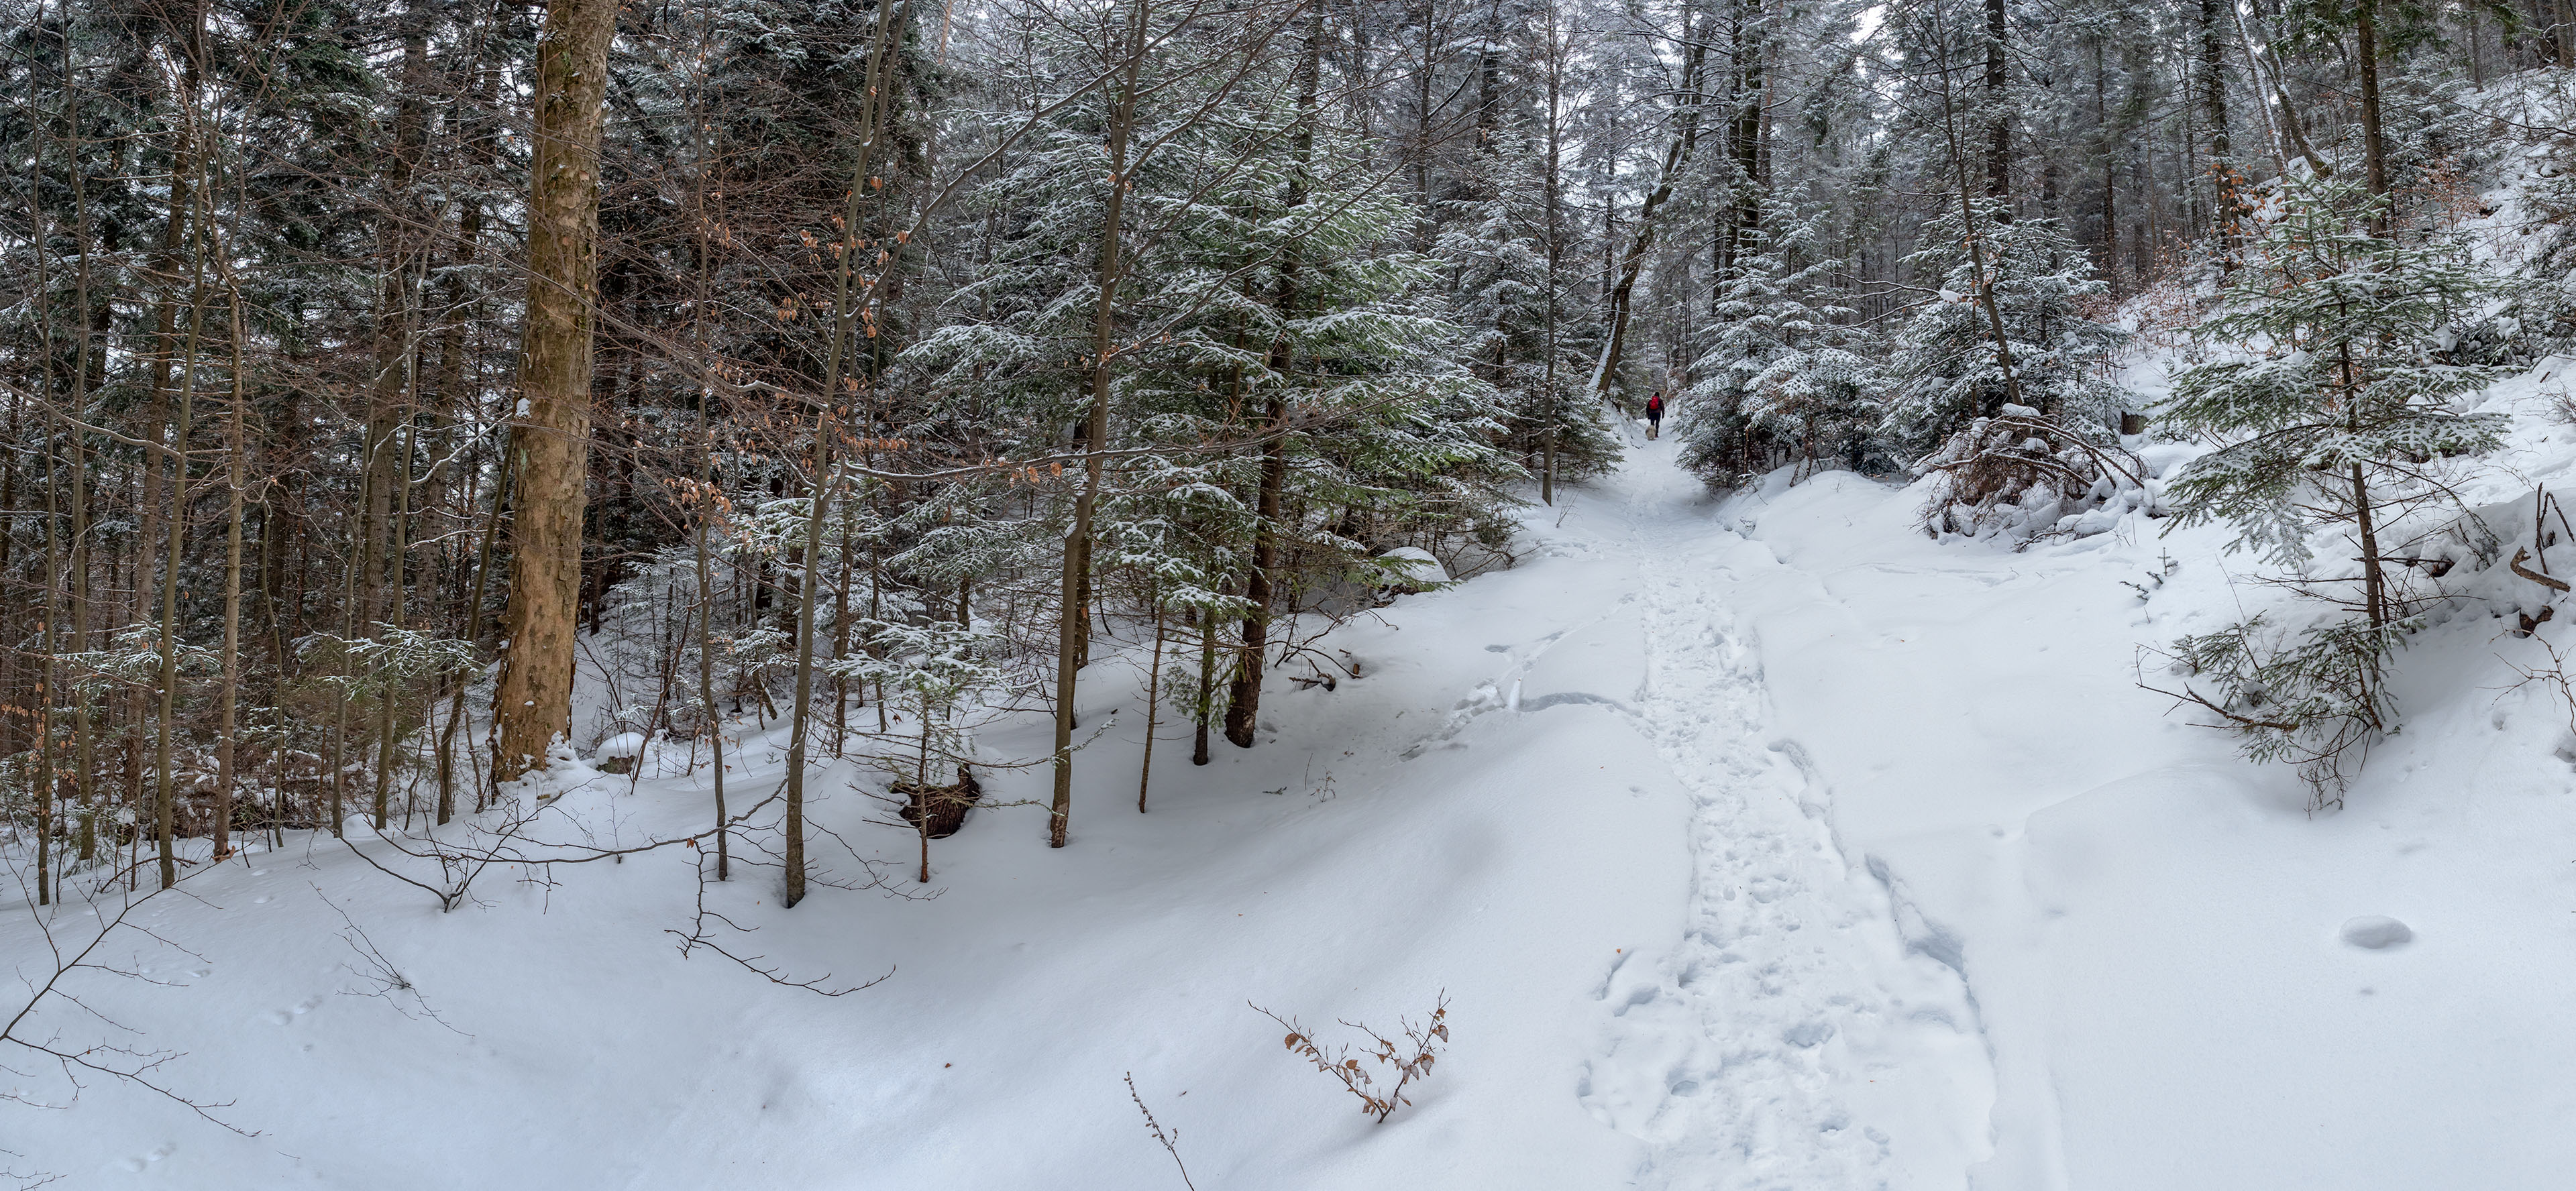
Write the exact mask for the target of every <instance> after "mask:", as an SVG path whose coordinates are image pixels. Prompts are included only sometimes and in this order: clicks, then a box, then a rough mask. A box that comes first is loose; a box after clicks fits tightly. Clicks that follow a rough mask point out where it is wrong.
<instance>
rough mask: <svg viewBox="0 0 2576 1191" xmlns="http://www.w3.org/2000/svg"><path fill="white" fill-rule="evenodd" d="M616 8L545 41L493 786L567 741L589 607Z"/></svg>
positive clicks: (569, 18)
mask: <svg viewBox="0 0 2576 1191" xmlns="http://www.w3.org/2000/svg"><path fill="white" fill-rule="evenodd" d="M616 33H617V5H616V4H615V3H613V0H547V4H546V21H545V29H544V32H543V33H542V34H540V35H539V37H538V39H537V71H536V104H537V112H536V136H535V141H536V145H535V156H534V159H533V161H532V163H531V166H530V168H529V171H528V172H529V182H528V214H527V218H528V266H527V267H528V313H527V324H526V328H525V330H524V332H523V333H522V336H521V339H520V349H519V355H520V364H519V389H520V398H519V407H518V413H517V416H516V420H515V422H514V423H513V425H512V426H511V430H510V449H511V450H512V451H514V452H516V453H517V460H516V462H517V464H518V466H517V468H516V470H517V471H518V473H519V487H518V501H517V507H516V509H515V515H514V516H513V518H512V520H511V527H510V545H511V574H510V607H509V612H508V613H507V616H506V621H505V623H506V624H507V625H508V629H507V631H508V633H509V643H508V645H507V646H506V649H505V652H504V653H503V654H502V655H501V656H502V661H501V682H500V685H499V688H498V689H497V690H496V691H495V693H494V694H493V698H492V701H493V708H492V713H493V718H494V719H495V720H496V721H497V724H496V731H495V738H494V739H495V743H494V756H493V764H492V776H493V780H494V781H496V782H497V781H510V780H513V779H516V778H518V777H520V776H522V775H524V774H526V773H528V772H529V771H530V770H533V769H539V768H542V767H543V766H544V765H545V763H546V760H545V759H546V750H547V748H548V747H549V746H551V745H552V744H553V743H554V741H555V739H556V738H557V737H559V736H566V735H568V734H569V733H570V732H571V731H572V677H573V634H574V631H575V630H574V624H575V621H576V618H577V617H578V616H579V614H580V608H581V515H582V500H583V487H584V484H585V483H586V480H587V473H588V468H589V440H590V377H591V368H592V356H591V337H592V331H593V321H594V307H595V305H596V303H597V302H598V299H599V247H598V240H599V142H600V133H601V126H602V124H603V120H602V112H601V107H602V104H603V102H604V101H605V99H606V96H607V87H608V43H609V42H610V40H611V39H613V38H614V37H615V36H616Z"/></svg>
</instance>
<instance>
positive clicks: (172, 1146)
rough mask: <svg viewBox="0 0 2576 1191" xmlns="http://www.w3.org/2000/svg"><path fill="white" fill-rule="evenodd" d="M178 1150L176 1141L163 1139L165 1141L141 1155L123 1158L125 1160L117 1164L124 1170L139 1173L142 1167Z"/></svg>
mask: <svg viewBox="0 0 2576 1191" xmlns="http://www.w3.org/2000/svg"><path fill="white" fill-rule="evenodd" d="M178 1152H179V1147H178V1145H177V1144H176V1143H174V1142H167V1141H165V1142H162V1143H161V1144H159V1145H157V1146H154V1147H152V1148H151V1149H150V1150H148V1151H146V1152H145V1153H144V1154H143V1155H142V1156H140V1157H135V1158H128V1159H126V1160H125V1161H123V1162H120V1163H117V1165H119V1166H122V1167H124V1168H125V1169H126V1170H128V1171H131V1172H134V1173H137V1174H140V1173H142V1171H143V1169H144V1168H145V1167H148V1166H150V1165H152V1164H153V1163H155V1162H158V1161H160V1160H162V1159H164V1158H167V1157H169V1156H170V1155H172V1154H175V1153H178Z"/></svg>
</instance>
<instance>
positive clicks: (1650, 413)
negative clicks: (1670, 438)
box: [1646, 389, 1664, 439]
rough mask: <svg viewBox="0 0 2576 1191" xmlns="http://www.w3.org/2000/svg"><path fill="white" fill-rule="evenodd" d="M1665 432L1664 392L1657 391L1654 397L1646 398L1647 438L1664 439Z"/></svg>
mask: <svg viewBox="0 0 2576 1191" xmlns="http://www.w3.org/2000/svg"><path fill="white" fill-rule="evenodd" d="M1663 430H1664V391H1663V390H1662V389H1657V390H1655V393H1654V396H1651V397H1648V398H1646V437H1647V438H1649V439H1653V438H1659V437H1662V435H1663Z"/></svg>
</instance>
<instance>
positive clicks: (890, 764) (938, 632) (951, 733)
mask: <svg viewBox="0 0 2576 1191" xmlns="http://www.w3.org/2000/svg"><path fill="white" fill-rule="evenodd" d="M854 627H855V628H856V630H857V636H858V640H859V647H858V648H857V649H856V650H854V651H853V652H852V653H851V655H850V656H848V657H846V658H842V659H839V660H837V661H834V662H832V663H831V664H830V665H828V666H826V667H825V668H824V669H825V670H826V671H827V672H829V673H831V674H834V675H836V676H840V677H845V678H848V679H850V680H851V681H852V682H854V683H858V684H864V685H873V686H874V687H875V688H876V690H877V699H878V710H879V711H880V712H882V711H884V709H885V707H886V705H887V704H893V705H895V706H897V707H900V708H902V709H903V710H904V711H906V712H909V713H910V714H911V715H912V717H913V721H914V729H915V730H914V732H913V733H912V735H911V737H910V739H905V738H903V737H900V736H896V735H894V734H892V733H890V732H880V733H879V737H880V739H882V740H884V741H885V742H886V743H887V744H888V745H889V746H890V747H889V748H888V749H887V750H886V751H885V752H884V753H882V754H880V755H876V756H873V757H871V758H870V760H871V761H872V763H873V764H874V765H875V766H876V767H877V768H879V769H881V770H884V771H886V772H887V773H889V774H890V775H892V776H893V778H894V780H893V783H892V785H891V786H890V787H889V793H890V794H891V795H892V796H893V797H894V798H896V799H898V800H900V801H901V802H902V806H901V808H900V809H899V811H898V813H899V814H900V815H901V816H902V818H903V821H904V822H905V823H906V824H908V825H910V826H911V827H912V828H913V831H914V834H915V835H916V836H917V837H918V841H919V843H920V866H919V869H918V876H919V880H920V881H921V882H922V883H923V884H928V883H929V881H930V841H931V840H934V839H940V838H944V837H946V836H949V835H953V834H955V833H956V831H957V828H958V827H959V826H961V825H962V824H963V823H964V822H965V817H966V811H967V809H968V807H970V806H971V805H972V804H973V803H974V802H976V801H977V800H978V799H980V798H981V797H982V793H983V792H982V790H981V788H980V787H979V786H978V785H977V784H976V782H975V779H974V776H973V775H972V774H970V773H969V772H967V769H966V766H967V765H968V763H969V762H971V761H972V760H974V757H973V751H974V747H973V728H974V727H975V725H976V723H977V721H978V718H979V713H983V712H985V711H986V709H989V708H990V707H992V706H994V705H997V704H1000V703H1004V702H1006V701H1007V699H1008V697H1009V695H1011V694H1012V693H1013V687H1012V684H1011V679H1012V674H1011V672H1010V671H1008V670H1006V669H1004V668H1002V667H1000V666H997V665H994V664H993V663H992V662H991V661H990V660H989V659H990V658H991V657H992V656H993V655H994V654H995V653H996V652H998V647H999V646H1000V644H1001V643H1000V642H999V641H998V640H997V639H995V638H993V637H990V636H987V635H985V634H982V633H977V632H975V631H973V630H971V629H969V628H966V627H965V626H963V625H959V624H956V623H953V622H948V621H939V622H934V623H931V624H925V625H911V624H901V623H897V622H892V621H884V620H877V619H875V618H873V617H868V618H861V619H860V620H859V621H858V622H857V623H856V625H855V626H854ZM934 762H936V763H938V764H939V766H940V767H941V768H943V769H944V768H945V767H947V766H949V765H954V766H956V767H957V773H958V779H957V782H956V783H955V784H954V785H947V786H933V785H932V784H931V780H930V774H931V768H932V765H933V763H934Z"/></svg>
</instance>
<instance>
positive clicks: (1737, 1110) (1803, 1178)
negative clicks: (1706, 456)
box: [1579, 444, 1993, 1189]
mask: <svg viewBox="0 0 2576 1191" xmlns="http://www.w3.org/2000/svg"><path fill="white" fill-rule="evenodd" d="M1594 499H1595V501H1596V502H1600V501H1613V502H1616V505H1617V507H1616V508H1615V509H1613V510H1603V511H1606V512H1608V513H1609V516H1608V517H1607V518H1606V519H1605V520H1606V523H1605V524H1601V525H1597V526H1588V527H1586V528H1585V529H1583V530H1582V531H1579V532H1581V533H1583V535H1584V536H1586V537H1588V538H1589V539H1590V540H1589V541H1588V542H1587V543H1586V545H1588V546H1589V547H1590V548H1591V549H1593V550H1596V551H1598V552H1599V553H1600V554H1602V555H1604V556H1609V557H1617V556H1622V555H1625V556H1627V557H1629V558H1633V559H1634V562H1635V566H1636V569H1637V574H1638V580H1637V584H1638V588H1639V591H1638V592H1637V595H1638V597H1639V599H1638V602H1639V603H1641V604H1642V613H1641V614H1639V615H1636V616H1634V617H1632V619H1633V620H1634V621H1636V622H1638V623H1637V625H1636V627H1637V629H1638V631H1639V632H1640V633H1641V635H1642V637H1643V653H1644V657H1643V659H1642V660H1643V668H1644V671H1645V673H1644V678H1643V683H1642V690H1641V693H1642V699H1641V700H1640V704H1639V706H1638V707H1637V708H1636V709H1635V710H1634V713H1633V714H1634V717H1635V720H1636V722H1637V725H1638V727H1639V730H1640V731H1641V732H1642V733H1643V734H1644V735H1645V736H1646V737H1647V738H1648V739H1649V740H1650V741H1652V743H1653V745H1654V747H1655V749H1656V751H1657V753H1658V754H1659V755H1660V757H1661V758H1662V760H1663V762H1664V763H1665V765H1667V766H1668V767H1669V768H1670V769H1671V771H1672V773H1673V774H1674V776H1675V777H1676V779H1677V780H1678V781H1679V783H1680V784H1681V786H1682V787H1683V788H1684V789H1685V790H1687V791H1688V793H1689V797H1690V804H1691V817H1690V821H1689V826H1688V830H1689V832H1690V846H1691V853H1692V880H1691V890H1690V904H1689V907H1688V910H1687V917H1686V919H1685V923H1686V925H1685V927H1684V934H1683V937H1682V938H1681V939H1679V940H1677V941H1676V942H1675V943H1674V944H1673V945H1672V946H1671V947H1670V949H1669V950H1667V951H1664V952H1663V953H1661V954H1652V953H1649V954H1637V955H1631V956H1626V957H1623V962H1622V963H1620V964H1619V965H1618V966H1617V967H1616V968H1614V970H1613V971H1612V972H1611V974H1610V975H1609V977H1608V978H1607V979H1606V980H1605V981H1604V983H1603V985H1602V987H1601V988H1600V989H1599V990H1598V992H1597V994H1596V995H1598V996H1599V997H1600V998H1601V1000H1602V1002H1603V1014H1604V1019H1605V1020H1604V1022H1603V1026H1602V1030H1601V1034H1600V1039H1599V1042H1598V1044H1597V1054H1596V1056H1595V1057H1594V1059H1593V1060H1592V1061H1591V1062H1589V1063H1588V1064H1587V1065H1586V1069H1585V1072H1584V1075H1583V1079H1582V1082H1581V1085H1580V1088H1579V1093H1580V1095H1581V1098H1582V1100H1583V1102H1584V1105H1585V1107H1586V1108H1587V1109H1588V1110H1589V1111H1590V1112H1591V1113H1592V1114H1593V1116H1594V1117H1595V1119H1598V1120H1600V1121H1602V1122H1603V1123H1605V1124H1608V1125H1610V1126H1611V1127H1613V1128H1616V1129H1618V1130H1620V1131H1622V1132H1625V1133H1628V1134H1630V1135H1633V1136H1635V1137H1638V1138H1640V1139H1641V1140H1643V1141H1644V1142H1646V1143H1647V1145H1648V1147H1649V1157H1648V1159H1647V1161H1646V1164H1645V1166H1644V1168H1643V1169H1642V1170H1640V1171H1639V1172H1637V1179H1636V1182H1637V1183H1638V1184H1639V1185H1643V1186H1648V1187H1667V1186H1671V1187H1692V1188H1747V1189H1757V1188H1758V1189H1769V1188H1826V1187H1831V1188H1881V1187H1884V1188H1918V1187H1921V1188H1933V1187H1961V1186H1965V1185H1966V1182H1967V1178H1968V1169H1969V1167H1970V1166H1971V1165H1973V1164H1974V1163H1976V1162H1978V1161H1979V1160H1981V1159H1983V1158H1984V1157H1985V1156H1986V1155H1987V1154H1988V1152H1989V1149H1990V1147H1989V1145H1988V1142H1987V1120H1986V1118H1987V1109H1988V1107H1989V1105H1990V1104H1991V1102H1992V1099H1993V1076H1992V1073H1991V1067H1990V1063H1989V1060H1988V1058H1987V1055H1986V1051H1985V1046H1984V1041H1983V1039H1982V1037H1980V1036H1979V1033H1978V1026H1977V1021H1976V1010H1975V1007H1974V1004H1973V1002H1972V1000H1971V998H1970V996H1969V993H1968V990H1967V988H1966V987H1965V985H1964V983H1963V981H1962V979H1961V977H1960V974H1959V973H1958V972H1957V971H1956V970H1954V969H1953V968H1952V967H1950V966H1947V964H1948V963H1955V962H1956V954H1955V952H1956V948H1955V945H1949V944H1947V941H1946V940H1942V939H1938V938H1932V939H1920V940H1914V941H1909V940H1908V939H1907V937H1906V935H1905V932H1904V931H1903V930H1901V929H1900V926H1899V922H1900V918H1899V915H1898V913H1897V908H1896V907H1895V906H1893V905H1892V904H1891V902H1890V898H1889V894H1888V889H1887V887H1886V886H1885V885H1884V884H1882V883H1881V882H1880V881H1879V880H1878V879H1876V878H1874V877H1873V876H1872V875H1871V874H1870V873H1869V871H1867V868H1866V866H1864V865H1861V864H1857V863H1854V862H1853V861H1852V860H1851V859H1849V858H1847V857H1846V856H1845V855H1844V854H1843V853H1842V851H1841V850H1840V849H1839V847H1838V846H1837V843H1836V841H1835V839H1834V834H1833V830H1832V827H1831V806H1830V792H1829V791H1827V790H1825V789H1824V788H1823V787H1822V786H1821V785H1820V784H1819V782H1818V781H1817V780H1816V779H1815V778H1814V777H1813V776H1812V775H1811V774H1810V772H1809V771H1808V767H1807V765H1806V764H1805V761H1804V759H1803V755H1802V753H1801V751H1800V749H1799V747H1798V745H1797V744H1796V742H1794V741H1790V740H1786V739H1783V738H1781V737H1780V736H1779V735H1778V734H1777V731H1776V729H1775V728H1774V726H1773V725H1772V723H1771V715H1770V710H1769V701H1768V696H1767V694H1766V692H1765V689H1764V685H1763V682H1764V679H1763V672H1762V664H1761V659H1760V651H1759V648H1758V644H1757V642H1756V641H1755V640H1753V638H1752V636H1751V634H1750V632H1749V630H1748V629H1747V627H1746V626H1745V625H1743V624H1742V623H1741V622H1739V621H1738V619H1737V618H1736V616H1735V615H1734V613H1733V612H1732V611H1730V609H1729V607H1728V604H1727V596H1728V592H1729V588H1730V586H1731V579H1732V578H1733V575H1734V572H1735V569H1736V568H1737V566H1738V565H1746V566H1752V565H1761V566H1770V565H1776V564H1774V561H1773V560H1772V559H1771V558H1770V556H1769V554H1768V552H1767V551H1766V550H1764V549H1763V548H1762V547H1760V546H1759V545H1756V544H1755V543H1752V542H1749V541H1747V540H1745V539H1744V538H1742V537H1740V536H1738V535H1737V534H1735V533H1734V532H1732V531H1731V530H1730V529H1729V528H1727V527H1725V526H1723V525H1721V524H1719V523H1718V522H1717V521H1716V519H1715V516H1714V514H1715V509H1714V506H1713V503H1712V502H1711V501H1710V500H1709V498H1708V497H1707V496H1706V494H1705V491H1704V490H1703V489H1702V488H1701V486H1700V485H1699V484H1698V482H1697V481H1696V480H1694V479H1692V478H1691V477H1690V476H1689V475H1687V474H1686V473H1684V472H1683V471H1681V470H1680V469H1679V468H1678V467H1677V466H1675V465H1674V463H1673V460H1672V456H1671V448H1670V445H1669V444H1654V445H1650V446H1646V447H1643V448H1640V449H1639V450H1637V451H1635V452H1633V453H1632V454H1631V456H1630V458H1629V460H1628V463H1627V466H1626V468H1625V469H1624V470H1623V472H1622V473H1621V474H1620V475H1619V476H1618V477H1616V478H1615V479H1614V480H1612V481H1611V482H1610V483H1609V484H1608V485H1605V489H1604V490H1603V491H1601V492H1600V493H1599V494H1598V495H1596V496H1595V497H1594ZM1945 954H1946V958H1947V963H1945V960H1944V959H1941V958H1935V957H1936V956H1943V955H1945Z"/></svg>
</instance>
